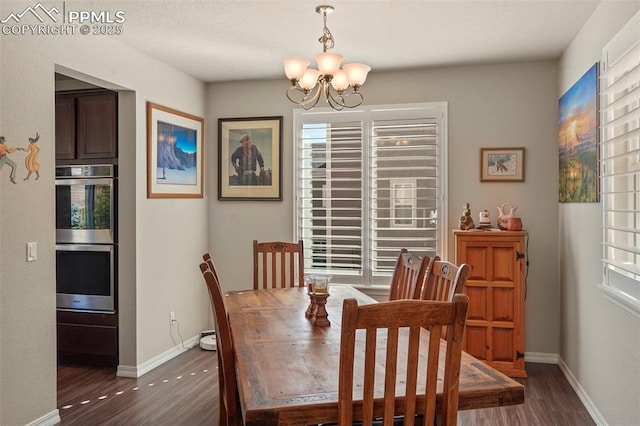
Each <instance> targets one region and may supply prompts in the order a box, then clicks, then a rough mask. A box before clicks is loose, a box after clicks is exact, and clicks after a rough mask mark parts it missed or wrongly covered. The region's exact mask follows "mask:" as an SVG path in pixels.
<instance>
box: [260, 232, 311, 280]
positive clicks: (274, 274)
mask: <svg viewBox="0 0 640 426" xmlns="http://www.w3.org/2000/svg"><path fill="white" fill-rule="evenodd" d="M302 286H304V246H303V244H302V240H300V241H298V242H297V243H291V242H284V241H272V242H262V243H259V242H258V241H257V240H253V288H254V290H258V289H267V288H286V287H302Z"/></svg>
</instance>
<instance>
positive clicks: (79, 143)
mask: <svg viewBox="0 0 640 426" xmlns="http://www.w3.org/2000/svg"><path fill="white" fill-rule="evenodd" d="M117 155H118V95H117V93H116V92H112V91H110V90H93V91H85V92H64V93H59V94H56V160H87V159H115V158H116V157H117Z"/></svg>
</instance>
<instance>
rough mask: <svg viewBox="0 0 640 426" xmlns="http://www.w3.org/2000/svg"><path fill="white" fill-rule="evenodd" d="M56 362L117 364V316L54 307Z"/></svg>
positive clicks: (99, 364) (100, 364)
mask: <svg viewBox="0 0 640 426" xmlns="http://www.w3.org/2000/svg"><path fill="white" fill-rule="evenodd" d="M57 340H58V362H60V363H72V364H86V365H98V366H112V367H114V366H117V365H118V316H117V314H102V313H88V312H71V311H61V310H59V311H57Z"/></svg>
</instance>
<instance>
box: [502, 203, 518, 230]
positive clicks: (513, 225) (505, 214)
mask: <svg viewBox="0 0 640 426" xmlns="http://www.w3.org/2000/svg"><path fill="white" fill-rule="evenodd" d="M507 208H508V209H509V210H507ZM517 209H518V207H516V206H512V205H511V204H510V203H502V205H501V206H498V228H500V229H502V230H503V231H520V230H521V229H522V219H520V218H519V217H516V215H515V214H516V210H517Z"/></svg>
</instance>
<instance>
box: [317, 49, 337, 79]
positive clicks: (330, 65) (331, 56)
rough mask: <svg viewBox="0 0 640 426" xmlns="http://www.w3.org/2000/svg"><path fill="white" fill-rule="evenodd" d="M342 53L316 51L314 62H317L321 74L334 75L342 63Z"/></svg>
mask: <svg viewBox="0 0 640 426" xmlns="http://www.w3.org/2000/svg"><path fill="white" fill-rule="evenodd" d="M342 58H343V56H342V55H338V54H337V53H328V52H323V53H318V54H317V55H316V62H317V63H318V70H319V71H320V74H322V75H334V74H335V73H337V72H338V70H339V69H340V64H341V63H342Z"/></svg>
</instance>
